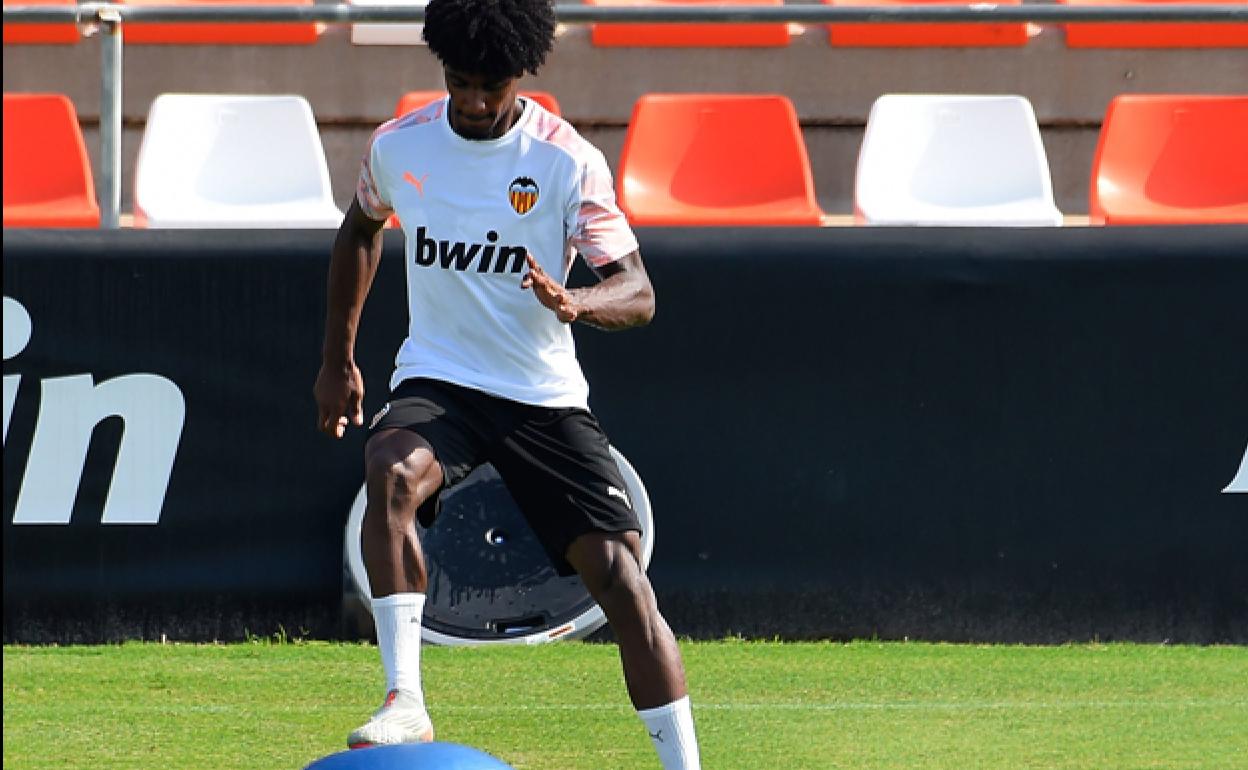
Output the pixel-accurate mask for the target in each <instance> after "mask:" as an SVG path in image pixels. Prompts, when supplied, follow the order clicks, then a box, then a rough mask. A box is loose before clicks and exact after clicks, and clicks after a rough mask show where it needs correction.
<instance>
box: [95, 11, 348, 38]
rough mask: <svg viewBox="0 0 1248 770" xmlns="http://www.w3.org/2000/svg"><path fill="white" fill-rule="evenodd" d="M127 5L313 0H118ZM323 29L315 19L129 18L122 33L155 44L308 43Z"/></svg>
mask: <svg viewBox="0 0 1248 770" xmlns="http://www.w3.org/2000/svg"><path fill="white" fill-rule="evenodd" d="M119 1H120V2H121V3H123V4H124V5H198V6H206V7H217V8H222V7H229V6H234V5H296V6H297V5H306V6H311V5H312V4H313V0H119ZM322 31H324V25H323V24H318V23H316V22H310V21H309V22H291V23H285V22H282V23H269V22H255V23H248V22H218V23H177V22H137V21H132V22H127V23H126V24H124V25H122V35H123V36H124V37H125V41H126V42H127V43H139V44H156V45H309V44H311V43H315V42H316V41H317V39H318V38H319V37H320V35H321V32H322Z"/></svg>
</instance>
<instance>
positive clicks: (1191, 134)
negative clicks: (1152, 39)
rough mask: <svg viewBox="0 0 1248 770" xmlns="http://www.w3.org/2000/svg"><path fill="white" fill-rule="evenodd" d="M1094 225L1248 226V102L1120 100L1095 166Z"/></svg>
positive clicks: (1107, 119)
mask: <svg viewBox="0 0 1248 770" xmlns="http://www.w3.org/2000/svg"><path fill="white" fill-rule="evenodd" d="M1089 218H1090V219H1091V221H1092V222H1093V223H1094V224H1109V225H1136V224H1201V223H1218V222H1223V223H1225V222H1237V223H1248V96H1244V95H1238V96H1205V95H1201V96H1174V95H1152V94H1150V95H1141V94H1132V95H1124V96H1119V97H1117V98H1115V99H1114V100H1113V101H1112V102H1110V105H1109V109H1108V110H1107V111H1106V114H1105V120H1104V122H1103V123H1102V124H1101V136H1100V141H1099V142H1098V143H1097V147H1096V155H1095V157H1094V158H1093V161H1092V184H1091V191H1090V194H1089Z"/></svg>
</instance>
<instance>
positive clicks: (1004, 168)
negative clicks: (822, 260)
mask: <svg viewBox="0 0 1248 770" xmlns="http://www.w3.org/2000/svg"><path fill="white" fill-rule="evenodd" d="M854 214H855V218H856V220H857V221H858V222H859V223H861V224H867V225H952V226H959V225H964V226H1018V227H1042V226H1049V227H1053V226H1060V225H1061V224H1062V214H1061V212H1060V211H1058V210H1057V206H1056V204H1055V203H1054V201H1053V184H1052V181H1051V179H1050V177H1049V163H1048V159H1047V157H1046V156H1045V153H1044V145H1043V144H1041V141H1040V129H1039V126H1038V125H1037V123H1036V116H1035V112H1034V111H1033V110H1032V108H1031V103H1030V102H1028V101H1027V99H1025V98H1023V97H1021V96H970V95H938V94H886V95H884V96H881V97H880V98H879V99H877V100H876V101H875V104H874V105H872V107H871V113H870V115H869V116H868V118H867V127H866V132H865V135H864V136H863V140H862V148H861V150H860V151H859V154H858V171H857V175H856V177H855V180H854Z"/></svg>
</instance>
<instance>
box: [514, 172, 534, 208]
mask: <svg viewBox="0 0 1248 770" xmlns="http://www.w3.org/2000/svg"><path fill="white" fill-rule="evenodd" d="M507 199H508V200H509V201H511V207H512V208H513V209H515V210H516V213H517V214H519V215H521V216H524V215H525V214H527V213H529V212H530V211H532V210H533V207H534V206H536V205H537V182H534V181H533V180H532V179H530V178H529V177H527V176H518V177H516V178H515V179H513V180H511V186H510V187H508V188H507Z"/></svg>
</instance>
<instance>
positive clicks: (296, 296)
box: [4, 227, 1248, 642]
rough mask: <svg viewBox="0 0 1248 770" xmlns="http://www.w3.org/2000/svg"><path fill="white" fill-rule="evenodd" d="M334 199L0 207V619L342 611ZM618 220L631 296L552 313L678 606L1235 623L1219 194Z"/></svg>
mask: <svg viewBox="0 0 1248 770" xmlns="http://www.w3.org/2000/svg"><path fill="white" fill-rule="evenodd" d="M332 237H333V236H332V233H331V232H328V231H291V232H251V231H215V232H210V231H115V232H95V231H84V232H67V231H43V232H41V231H7V232H6V233H5V239H4V297H5V308H4V312H5V343H4V344H5V348H4V357H5V365H4V376H5V383H4V384H5V438H4V440H5V451H4V512H5V521H4V579H5V589H4V590H5V639H6V640H7V641H14V640H37V641H50V640H53V638H57V637H61V638H75V639H83V640H88V639H96V638H116V637H118V636H127V635H131V636H132V635H144V636H149V637H150V636H158V635H159V634H160V633H165V632H166V631H168V633H170V634H171V635H182V636H189V637H209V638H211V637H221V638H229V637H233V636H237V635H238V634H239V633H240V629H246V630H248V631H251V632H255V633H263V632H266V631H267V630H269V629H271V628H272V627H273V626H274V625H275V624H279V623H280V624H281V625H282V627H284V628H286V629H287V630H289V631H292V632H296V631H299V630H301V629H302V630H304V631H306V632H307V633H309V634H312V635H332V634H333V633H334V632H335V630H336V629H337V628H338V626H337V625H336V624H337V616H336V613H337V611H338V608H339V603H340V598H341V594H342V590H343V588H342V583H343V579H342V549H343V543H342V539H343V525H344V522H345V520H346V516H347V513H348V510H349V508H350V506H351V503H352V501H353V499H354V497H355V494H356V492H357V491H358V490H359V486H360V483H361V480H362V460H361V448H362V434H361V432H360V431H353V432H352V433H351V434H350V435H349V436H348V437H347V438H346V439H344V440H343V441H341V442H334V441H331V440H329V439H326V438H324V437H323V436H321V435H320V434H318V433H317V432H316V430H315V428H314V416H315V408H314V405H313V402H312V399H311V385H312V381H313V379H314V377H315V375H316V370H317V367H318V365H319V352H320V343H321V332H322V323H323V313H324V285H325V267H326V263H327V259H328V250H329V244H330V242H331V240H332ZM640 237H641V241H642V249H643V255H644V256H645V258H646V261H647V265H648V268H649V270H650V273H651V276H652V278H653V281H654V284H655V287H656V291H657V296H658V313H657V316H656V318H655V321H654V323H653V324H651V325H650V326H649V327H647V328H644V329H638V330H631V331H628V332H623V333H613V334H607V333H602V332H597V331H594V330H591V329H580V330H578V346H579V349H580V354H581V359H582V363H583V365H584V368H585V370H586V373H587V375H588V377H589V379H590V383H591V405H592V406H593V408H594V410H595V412H596V413H597V414H598V416H599V418H600V419H601V421H602V422H603V424H604V426H605V427H606V429H607V431H608V433H609V434H610V436H611V438H612V443H613V444H614V445H615V446H616V447H618V448H619V449H620V450H622V451H623V452H624V454H625V455H627V457H628V458H629V460H630V461H631V462H632V464H633V465H634V466H635V467H636V469H637V470H638V472H639V473H640V475H641V476H642V478H643V479H644V480H645V483H646V486H647V488H648V491H649V495H650V498H651V501H652V505H653V508H654V515H655V521H656V532H657V537H656V547H655V553H654V558H653V562H652V565H651V569H650V574H651V576H652V579H653V580H654V583H655V587H656V590H657V591H658V594H659V597H660V601H661V604H662V606H663V608H664V611H665V613H666V614H667V616H668V618H669V620H670V621H671V623H672V625H673V627H674V628H675V629H676V631H677V632H678V633H685V634H690V635H694V636H722V635H723V634H725V633H743V634H747V635H762V636H772V635H780V636H787V637H811V636H831V637H841V638H843V637H858V636H870V635H872V634H876V635H879V636H883V637H901V636H910V637H911V638H941V639H999V640H1019V641H1024V640H1030V641H1061V640H1064V639H1080V638H1092V637H1095V636H1099V637H1101V638H1136V639H1166V638H1169V639H1174V640H1187V641H1199V642H1205V641H1239V642H1244V641H1248V565H1246V564H1245V560H1244V559H1243V553H1244V548H1245V545H1246V544H1248V491H1246V490H1248V468H1245V467H1243V466H1244V464H1245V462H1248V458H1246V457H1245V454H1246V452H1248V228H1244V227H1200V228H1113V229H1111V228H1079V229H1073V228H1072V229H1050V230H1038V229H1018V230H1015V229H999V230H983V229H980V230H970V229H958V228H949V229H928V228H913V229H891V228H890V229H872V228H838V229H822V230H821V229H808V230H787V229H784V230H769V229H741V230H713V229H687V230H685V229H673V230H643V231H641V233H640ZM574 278H575V279H576V280H579V281H584V280H587V277H586V275H585V273H584V271H583V270H579V269H578V271H577V272H576V274H575V275H574ZM403 280H404V279H403V256H402V244H401V240H400V236H399V235H398V234H397V233H390V234H388V236H387V252H386V257H385V258H384V259H383V263H382V268H381V271H380V273H379V276H378V281H377V284H376V286H375V287H374V290H373V293H372V296H371V297H370V300H369V304H368V306H367V308H366V310H365V318H364V321H363V326H362V333H361V338H360V350H359V358H360V363H361V366H362V367H363V369H364V371H365V375H366V377H367V381H368V387H369V390H368V396H367V399H366V405H365V408H366V412H368V413H371V412H372V411H375V410H376V409H377V408H379V407H380V405H381V404H382V403H383V402H384V398H385V390H386V387H385V386H386V379H387V378H388V375H389V369H390V365H391V361H392V358H393V354H394V350H395V348H396V347H397V345H398V342H399V341H400V338H401V336H402V334H403V328H404V324H405V299H404V293H403ZM117 415H122V416H123V418H124V420H123V419H119V418H118V417H117ZM123 425H124V426H125V428H124V431H123V428H122V426H123Z"/></svg>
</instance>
